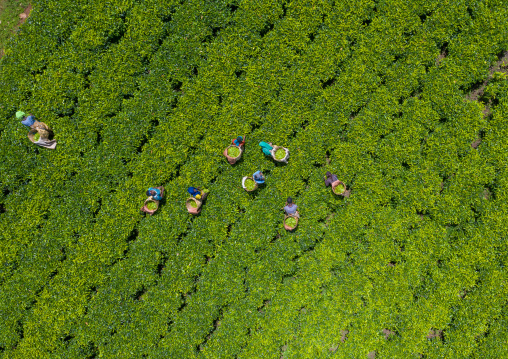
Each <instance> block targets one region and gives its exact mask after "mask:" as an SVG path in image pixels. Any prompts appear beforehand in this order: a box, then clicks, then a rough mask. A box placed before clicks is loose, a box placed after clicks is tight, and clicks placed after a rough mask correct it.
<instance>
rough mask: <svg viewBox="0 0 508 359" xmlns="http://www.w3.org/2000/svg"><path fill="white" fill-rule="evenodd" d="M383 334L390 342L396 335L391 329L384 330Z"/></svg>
mask: <svg viewBox="0 0 508 359" xmlns="http://www.w3.org/2000/svg"><path fill="white" fill-rule="evenodd" d="M383 334H384V335H385V339H386V340H388V339H390V337H391V336H392V335H395V332H392V331H391V330H390V329H383Z"/></svg>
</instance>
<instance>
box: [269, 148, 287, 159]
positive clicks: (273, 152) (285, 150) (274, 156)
mask: <svg viewBox="0 0 508 359" xmlns="http://www.w3.org/2000/svg"><path fill="white" fill-rule="evenodd" d="M277 150H283V151H284V152H285V154H284V157H282V158H277V156H276V153H277ZM270 152H271V153H272V158H273V159H274V160H275V161H277V162H284V163H288V159H289V150H288V149H287V148H285V147H282V146H273V148H272V150H271V151H270Z"/></svg>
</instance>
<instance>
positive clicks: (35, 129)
mask: <svg viewBox="0 0 508 359" xmlns="http://www.w3.org/2000/svg"><path fill="white" fill-rule="evenodd" d="M37 133H38V134H39V135H40V139H42V140H46V141H48V140H49V137H50V136H51V130H50V129H49V127H48V125H46V124H45V123H44V122H39V121H37V122H35V123H34V124H33V125H32V126H30V131H28V139H29V140H30V141H32V142H33V143H36V142H37V141H39V139H37V140H36V139H35V134H37Z"/></svg>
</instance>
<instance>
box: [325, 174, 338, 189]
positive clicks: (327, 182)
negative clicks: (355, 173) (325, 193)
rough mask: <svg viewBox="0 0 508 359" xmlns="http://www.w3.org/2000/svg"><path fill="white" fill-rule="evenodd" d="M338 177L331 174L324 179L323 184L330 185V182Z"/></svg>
mask: <svg viewBox="0 0 508 359" xmlns="http://www.w3.org/2000/svg"><path fill="white" fill-rule="evenodd" d="M338 180H339V179H338V178H337V176H336V175H334V174H332V175H331V176H330V177H328V178H327V179H326V180H325V185H326V187H328V186H331V184H332V183H333V182H335V181H338Z"/></svg>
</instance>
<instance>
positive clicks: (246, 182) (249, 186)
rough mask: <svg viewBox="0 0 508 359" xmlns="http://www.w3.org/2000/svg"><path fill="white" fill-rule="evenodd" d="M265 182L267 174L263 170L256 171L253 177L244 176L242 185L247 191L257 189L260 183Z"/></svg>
mask: <svg viewBox="0 0 508 359" xmlns="http://www.w3.org/2000/svg"><path fill="white" fill-rule="evenodd" d="M263 183H265V176H263V173H262V172H261V171H256V172H254V174H253V175H252V177H243V178H242V187H243V189H244V190H246V191H247V192H252V191H255V190H256V189H257V188H258V184H263Z"/></svg>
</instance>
